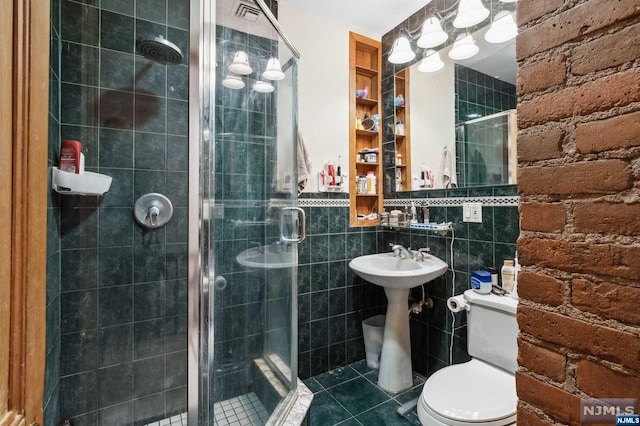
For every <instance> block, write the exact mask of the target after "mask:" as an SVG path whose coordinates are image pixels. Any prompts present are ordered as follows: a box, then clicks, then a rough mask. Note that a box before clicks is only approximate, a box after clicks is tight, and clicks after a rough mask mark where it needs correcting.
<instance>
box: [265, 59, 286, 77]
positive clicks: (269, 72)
mask: <svg viewBox="0 0 640 426" xmlns="http://www.w3.org/2000/svg"><path fill="white" fill-rule="evenodd" d="M262 76H263V77H264V78H265V79H267V80H283V79H284V77H285V75H284V73H283V72H282V67H281V66H280V61H279V60H278V59H277V58H271V59H269V62H267V68H266V69H265V70H264V72H263V73H262Z"/></svg>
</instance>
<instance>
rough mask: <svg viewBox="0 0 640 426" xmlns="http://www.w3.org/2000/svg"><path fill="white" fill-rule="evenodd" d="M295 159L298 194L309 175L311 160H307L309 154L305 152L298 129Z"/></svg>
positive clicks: (305, 148) (305, 184)
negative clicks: (296, 162)
mask: <svg viewBox="0 0 640 426" xmlns="http://www.w3.org/2000/svg"><path fill="white" fill-rule="evenodd" d="M297 151H298V152H297V160H298V194H300V193H301V192H302V191H303V190H304V188H305V186H307V181H308V180H309V176H311V161H309V154H308V153H307V147H306V146H305V145H304V140H303V139H302V134H301V133H300V131H299V130H298V148H297Z"/></svg>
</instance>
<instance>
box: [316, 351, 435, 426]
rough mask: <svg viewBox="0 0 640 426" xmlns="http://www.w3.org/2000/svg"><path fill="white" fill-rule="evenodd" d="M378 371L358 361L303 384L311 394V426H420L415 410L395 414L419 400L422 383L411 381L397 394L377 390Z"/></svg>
mask: <svg viewBox="0 0 640 426" xmlns="http://www.w3.org/2000/svg"><path fill="white" fill-rule="evenodd" d="M377 380H378V370H372V369H370V368H369V367H367V363H366V361H358V362H356V363H354V364H351V365H348V366H346V367H342V368H337V369H335V370H331V371H329V372H327V373H323V374H320V375H318V376H314V377H311V378H309V379H307V380H305V381H304V383H305V384H306V385H307V387H308V388H309V389H311V391H312V392H313V393H314V398H313V403H312V404H311V414H310V419H311V426H332V425H340V426H355V425H366V426H369V425H380V426H383V425H384V426H387V425H389V426H391V425H394V426H395V425H411V426H416V425H420V421H419V420H418V414H417V413H416V410H415V408H414V409H413V410H412V411H410V412H409V413H408V414H407V415H406V417H401V416H400V415H398V413H397V412H396V410H397V409H398V407H399V406H400V405H401V404H404V403H405V402H408V401H410V400H412V399H414V398H417V397H418V396H420V392H422V385H423V384H424V380H423V379H421V378H417V377H416V378H414V381H413V387H412V388H411V389H409V390H407V391H405V392H402V393H399V394H391V393H388V392H385V391H383V390H382V389H380V388H379V387H378V386H377V385H376V382H377Z"/></svg>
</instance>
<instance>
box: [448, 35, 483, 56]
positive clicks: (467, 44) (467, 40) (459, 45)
mask: <svg viewBox="0 0 640 426" xmlns="http://www.w3.org/2000/svg"><path fill="white" fill-rule="evenodd" d="M479 50H480V48H479V47H478V45H477V44H476V41H475V40H474V39H473V37H472V36H471V34H464V33H463V34H460V35H458V37H457V38H456V41H455V42H454V43H453V47H452V48H451V50H450V51H449V57H450V58H451V59H453V60H454V61H462V60H464V59H469V58H471V57H473V56H475V55H476V53H478V51H479Z"/></svg>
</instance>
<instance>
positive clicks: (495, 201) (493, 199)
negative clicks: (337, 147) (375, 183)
mask: <svg viewBox="0 0 640 426" xmlns="http://www.w3.org/2000/svg"><path fill="white" fill-rule="evenodd" d="M518 201H520V197H518V196H517V195H513V196H488V197H449V198H394V199H389V200H384V203H383V205H384V207H404V206H410V205H411V203H412V202H413V203H416V204H417V205H420V204H422V203H423V202H426V203H428V204H429V205H430V206H432V207H460V206H462V203H481V204H482V205H483V206H485V207H518ZM216 205H224V207H233V208H242V207H247V208H250V207H266V206H273V207H288V206H291V205H292V203H291V200H287V199H282V198H272V199H271V200H269V201H261V200H224V201H223V202H220V203H217V204H216ZM297 206H298V207H349V200H348V199H346V198H341V199H331V198H300V199H298V203H297Z"/></svg>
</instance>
